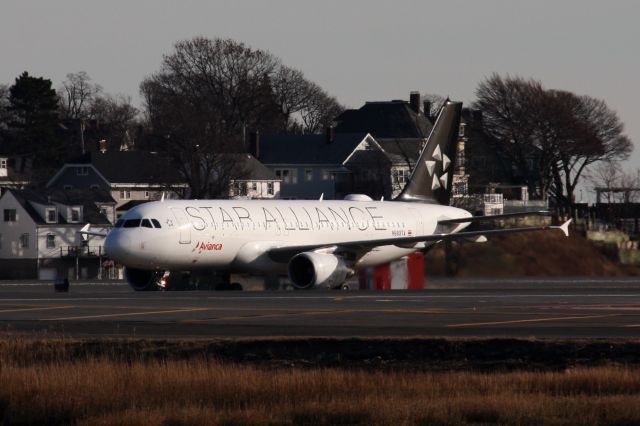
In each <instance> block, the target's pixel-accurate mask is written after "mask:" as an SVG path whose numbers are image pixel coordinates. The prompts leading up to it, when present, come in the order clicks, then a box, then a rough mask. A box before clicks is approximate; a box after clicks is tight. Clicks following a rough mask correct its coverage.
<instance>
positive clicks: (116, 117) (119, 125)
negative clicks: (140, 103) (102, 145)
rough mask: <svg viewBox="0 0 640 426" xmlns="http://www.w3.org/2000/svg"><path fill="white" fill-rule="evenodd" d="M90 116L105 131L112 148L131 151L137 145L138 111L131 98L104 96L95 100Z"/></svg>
mask: <svg viewBox="0 0 640 426" xmlns="http://www.w3.org/2000/svg"><path fill="white" fill-rule="evenodd" d="M90 115H91V117H93V118H94V119H95V120H96V121H97V122H98V123H99V124H100V128H101V129H106V130H105V135H104V136H105V138H106V139H107V140H108V141H109V142H111V145H112V146H116V147H117V148H120V149H130V148H133V146H134V145H135V138H134V135H135V129H136V127H137V126H138V124H139V123H138V120H137V117H138V109H137V108H135V107H134V106H133V104H132V103H131V97H130V96H124V95H117V96H112V95H104V96H98V97H96V98H95V99H94V101H93V103H92V105H91V110H90Z"/></svg>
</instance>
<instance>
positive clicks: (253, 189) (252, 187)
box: [251, 182, 258, 191]
mask: <svg viewBox="0 0 640 426" xmlns="http://www.w3.org/2000/svg"><path fill="white" fill-rule="evenodd" d="M251 190H252V191H257V190H258V183H257V182H253V183H252V184H251Z"/></svg>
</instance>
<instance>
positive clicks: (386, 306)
mask: <svg viewBox="0 0 640 426" xmlns="http://www.w3.org/2000/svg"><path fill="white" fill-rule="evenodd" d="M429 286H430V288H429V289H426V290H424V291H387V292H381V291H357V290H354V291H324V290H312V291H287V292H285V291H283V292H212V291H200V292H134V291H133V290H131V289H130V288H129V287H128V285H126V284H123V283H104V282H103V283H72V284H71V288H70V291H69V292H68V293H55V292H54V291H53V286H52V285H51V284H48V285H47V284H41V283H27V282H20V283H9V282H0V335H2V334H5V335H28V336H33V337H53V336H56V337H145V338H186V337H189V338H193V337H247V338H250V337H275V336H337V337H351V336H357V337H384V336H389V337H404V336H429V337H436V336H438V337H440V336H443V337H471V336H474V337H518V338H529V337H531V338H625V339H626V338H638V337H640V279H545V280H538V279H520V280H464V281H460V280H440V281H431V282H430V283H429Z"/></svg>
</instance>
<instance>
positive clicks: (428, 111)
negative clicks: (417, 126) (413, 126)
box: [422, 101, 431, 120]
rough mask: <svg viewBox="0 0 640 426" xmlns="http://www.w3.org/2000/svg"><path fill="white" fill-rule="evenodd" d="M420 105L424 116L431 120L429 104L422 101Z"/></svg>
mask: <svg viewBox="0 0 640 426" xmlns="http://www.w3.org/2000/svg"><path fill="white" fill-rule="evenodd" d="M422 105H423V109H424V116H425V117H427V118H428V119H429V120H431V102H429V101H424V102H423V103H422Z"/></svg>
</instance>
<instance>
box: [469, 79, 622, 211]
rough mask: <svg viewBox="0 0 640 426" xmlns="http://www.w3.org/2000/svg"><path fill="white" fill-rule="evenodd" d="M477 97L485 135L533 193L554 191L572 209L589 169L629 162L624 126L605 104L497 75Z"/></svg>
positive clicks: (530, 81) (538, 83)
mask: <svg viewBox="0 0 640 426" xmlns="http://www.w3.org/2000/svg"><path fill="white" fill-rule="evenodd" d="M476 94H477V96H478V100H477V101H476V103H475V107H477V108H478V109H481V110H482V111H483V122H484V128H485V131H486V132H487V133H488V134H489V135H490V136H492V137H493V139H494V140H496V141H497V148H498V149H499V150H500V152H501V153H502V154H503V155H505V156H506V157H507V158H508V159H509V160H510V161H511V163H512V164H513V166H514V168H515V169H517V170H519V171H520V173H521V174H522V176H523V178H524V179H525V181H526V183H527V185H528V186H529V189H530V191H531V192H532V193H533V191H534V190H535V189H536V188H540V195H541V196H542V197H545V196H546V194H547V193H548V192H550V191H551V192H553V194H554V196H555V198H556V199H557V200H558V201H559V202H562V203H564V204H567V205H569V206H570V205H571V204H572V203H573V202H574V192H575V188H576V187H577V185H578V183H579V180H580V178H581V177H582V174H583V172H584V170H585V168H586V167H588V166H589V165H591V164H594V163H597V162H599V161H609V160H624V159H626V158H627V157H628V156H629V154H630V152H631V149H632V144H631V141H630V140H629V138H628V137H627V136H625V135H624V134H623V131H624V126H623V124H622V123H621V122H620V120H619V118H618V116H617V114H616V113H615V112H614V111H611V110H610V109H609V108H608V107H607V106H606V104H605V103H604V102H603V101H601V100H597V99H593V98H591V97H588V96H577V95H575V94H573V93H570V92H567V91H559V90H547V89H545V88H544V87H543V86H542V84H541V83H540V82H538V81H535V80H525V79H522V78H519V77H516V78H511V77H507V78H505V79H503V78H501V77H500V76H498V75H496V74H494V75H493V76H491V77H490V78H488V79H487V80H486V81H484V82H482V83H481V84H480V86H479V87H478V89H477V91H476Z"/></svg>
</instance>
